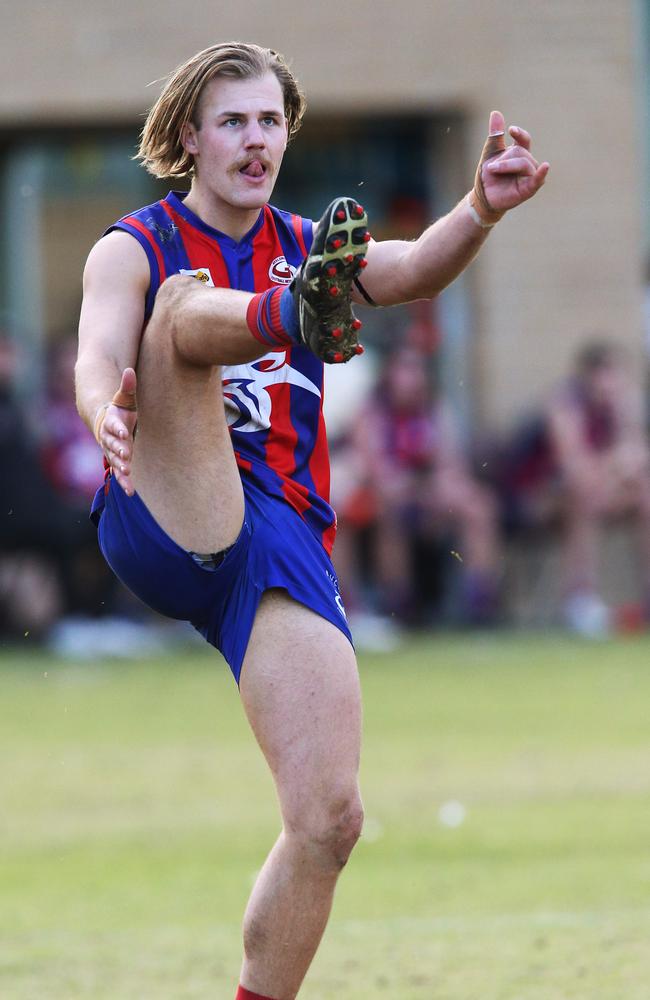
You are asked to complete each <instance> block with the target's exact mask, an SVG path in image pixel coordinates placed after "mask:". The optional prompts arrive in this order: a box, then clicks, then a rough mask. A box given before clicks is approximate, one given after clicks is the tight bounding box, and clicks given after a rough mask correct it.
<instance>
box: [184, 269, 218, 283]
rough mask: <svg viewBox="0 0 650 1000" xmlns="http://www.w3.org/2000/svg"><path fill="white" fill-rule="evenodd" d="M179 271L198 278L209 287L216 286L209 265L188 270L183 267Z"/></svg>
mask: <svg viewBox="0 0 650 1000" xmlns="http://www.w3.org/2000/svg"><path fill="white" fill-rule="evenodd" d="M178 273H179V274H187V275H188V276H189V277H190V278H196V280H197V281H202V282H203V284H204V285H207V286H208V288H214V281H213V280H212V275H211V274H210V268H209V267H197V268H195V269H194V270H193V271H188V270H186V269H185V268H184V267H182V268H181V269H180V271H179V272H178Z"/></svg>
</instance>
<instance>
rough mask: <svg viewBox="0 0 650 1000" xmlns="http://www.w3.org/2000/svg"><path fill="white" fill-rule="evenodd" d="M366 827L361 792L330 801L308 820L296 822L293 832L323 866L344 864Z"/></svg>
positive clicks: (332, 867)
mask: <svg viewBox="0 0 650 1000" xmlns="http://www.w3.org/2000/svg"><path fill="white" fill-rule="evenodd" d="M362 829H363V805H362V803H361V799H360V797H359V795H358V794H351V795H349V796H342V797H337V798H335V799H332V800H330V802H329V803H327V804H326V805H325V807H324V808H320V809H319V810H318V813H317V815H316V816H315V817H314V818H312V819H311V820H310V821H308V822H301V821H300V820H298V822H297V823H296V824H295V825H293V828H292V831H291V832H292V833H293V834H294V835H295V836H296V837H297V838H298V839H299V841H300V843H301V845H302V846H303V847H304V849H305V850H306V852H307V853H308V855H309V856H310V857H312V858H313V859H314V860H315V861H316V863H317V864H318V865H319V867H322V868H323V869H326V870H328V869H335V870H340V869H341V868H343V867H344V866H345V864H346V863H347V861H348V858H349V857H350V854H351V853H352V850H353V848H354V846H355V844H356V843H357V841H358V840H359V837H360V836H361V831H362Z"/></svg>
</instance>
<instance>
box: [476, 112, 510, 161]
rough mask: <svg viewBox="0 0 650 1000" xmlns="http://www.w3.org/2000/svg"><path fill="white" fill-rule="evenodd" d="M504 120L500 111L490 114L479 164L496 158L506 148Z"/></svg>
mask: <svg viewBox="0 0 650 1000" xmlns="http://www.w3.org/2000/svg"><path fill="white" fill-rule="evenodd" d="M505 133H506V120H505V118H504V117H503V115H502V114H501V112H500V111H491V112H490V124H489V127H488V137H487V139H486V142H485V146H484V147H483V153H482V156H481V163H484V162H485V161H486V160H491V159H492V157H493V156H498V155H499V153H502V152H503V151H504V149H505V148H506V134H505Z"/></svg>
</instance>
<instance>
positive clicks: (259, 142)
mask: <svg viewBox="0 0 650 1000" xmlns="http://www.w3.org/2000/svg"><path fill="white" fill-rule="evenodd" d="M245 142H246V147H247V148H250V147H251V146H252V147H259V146H264V145H266V141H265V139H264V132H263V130H262V127H261V125H260V123H259V122H249V123H248V125H247V127H246V134H245Z"/></svg>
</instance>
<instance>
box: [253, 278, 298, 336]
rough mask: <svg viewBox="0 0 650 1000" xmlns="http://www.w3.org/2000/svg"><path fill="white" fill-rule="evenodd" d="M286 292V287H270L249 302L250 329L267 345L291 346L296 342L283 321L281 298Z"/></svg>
mask: <svg viewBox="0 0 650 1000" xmlns="http://www.w3.org/2000/svg"><path fill="white" fill-rule="evenodd" d="M284 292H285V289H284V288H268V289H267V290H266V291H265V292H258V293H257V294H256V295H254V296H253V298H252V299H251V300H250V302H249V303H248V307H247V309H246V323H247V325H248V329H249V330H250V332H251V333H252V335H253V336H254V337H255V339H256V340H259V342H260V344H263V345H264V346H265V347H291V346H292V345H293V344H295V343H296V341H295V339H294V338H293V337H292V336H291V334H290V333H289V332H288V331H287V330H286V329H285V327H284V325H283V322H282V307H281V298H282V295H283V293H284Z"/></svg>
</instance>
